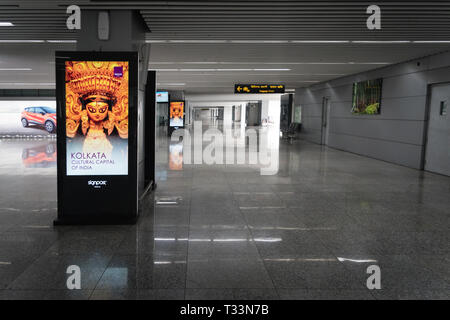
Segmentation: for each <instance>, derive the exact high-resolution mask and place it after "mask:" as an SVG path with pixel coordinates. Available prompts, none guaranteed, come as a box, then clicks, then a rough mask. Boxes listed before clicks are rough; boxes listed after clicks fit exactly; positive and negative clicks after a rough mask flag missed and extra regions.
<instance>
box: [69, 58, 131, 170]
mask: <svg viewBox="0 0 450 320" xmlns="http://www.w3.org/2000/svg"><path fill="white" fill-rule="evenodd" d="M128 71H129V65H128V61H66V62H65V92H66V99H65V104H66V105H65V108H66V119H65V121H66V123H65V126H66V145H67V148H66V169H67V175H68V176H89V175H97V176H98V175H127V174H128V98H129V96H128V95H129V93H128V80H129V75H128Z"/></svg>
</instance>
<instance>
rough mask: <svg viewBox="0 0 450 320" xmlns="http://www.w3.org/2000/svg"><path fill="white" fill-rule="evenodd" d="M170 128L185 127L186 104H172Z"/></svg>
mask: <svg viewBox="0 0 450 320" xmlns="http://www.w3.org/2000/svg"><path fill="white" fill-rule="evenodd" d="M169 117H170V118H169V126H170V127H183V126H184V102H183V101H176V102H175V101H173V102H171V103H170V114H169Z"/></svg>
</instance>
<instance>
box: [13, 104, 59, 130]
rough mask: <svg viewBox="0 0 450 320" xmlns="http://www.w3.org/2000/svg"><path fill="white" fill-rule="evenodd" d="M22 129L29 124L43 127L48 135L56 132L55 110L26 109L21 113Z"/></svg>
mask: <svg viewBox="0 0 450 320" xmlns="http://www.w3.org/2000/svg"><path fill="white" fill-rule="evenodd" d="M20 121H21V122H22V125H23V126H24V127H28V126H29V125H31V124H34V125H39V126H43V127H44V128H45V130H47V132H48V133H54V132H55V131H56V110H55V109H53V108H50V107H27V108H25V109H24V110H23V111H22V115H21V120H20Z"/></svg>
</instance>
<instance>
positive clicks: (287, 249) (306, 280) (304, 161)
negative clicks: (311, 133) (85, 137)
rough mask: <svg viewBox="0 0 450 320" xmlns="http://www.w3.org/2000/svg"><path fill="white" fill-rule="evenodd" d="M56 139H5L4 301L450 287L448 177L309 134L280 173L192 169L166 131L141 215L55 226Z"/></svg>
mask: <svg viewBox="0 0 450 320" xmlns="http://www.w3.org/2000/svg"><path fill="white" fill-rule="evenodd" d="M53 146H54V140H48V139H44V140H16V139H10V140H0V150H1V156H0V299H421V298H424V299H448V298H450V241H449V240H450V239H449V238H450V233H449V227H450V223H449V216H450V210H449V209H450V197H449V192H450V178H449V177H444V176H440V175H436V174H431V173H427V172H422V171H417V170H413V169H409V168H405V167H401V166H397V165H393V164H389V163H386V162H382V161H378V160H374V159H369V158H365V157H361V156H358V155H355V154H351V153H346V152H342V151H338V150H334V149H331V148H326V147H321V146H319V145H315V144H311V143H308V142H305V141H301V140H298V141H295V142H294V143H292V144H288V143H284V142H282V143H281V144H280V149H279V171H278V174H277V175H273V176H261V175H260V172H259V169H258V167H257V166H250V165H214V166H208V165H184V166H183V168H182V169H181V168H180V166H179V162H178V160H179V158H177V157H178V156H179V154H177V152H178V151H176V148H175V151H174V149H172V151H173V152H174V154H172V156H169V153H168V150H169V143H168V142H167V141H164V140H163V141H158V145H157V147H158V161H157V162H158V164H157V175H158V188H157V190H156V192H155V194H154V195H152V196H151V197H149V199H147V200H146V202H145V205H144V208H143V210H142V213H141V217H140V219H139V222H138V224H137V225H134V226H84V227H74V226H70V227H68V226H64V227H53V225H52V222H53V219H54V218H55V216H56V167H55V163H54V155H52V152H54V148H53ZM42 152H44V153H46V157H43V156H42V155H41V156H40V157H39V156H37V155H36V154H38V155H39V154H40V153H42ZM42 159H46V160H42ZM52 159H53V160H52ZM179 169H181V170H179ZM124 192H126V190H124ZM80 201H83V199H80ZM86 205H88V204H86ZM73 264H75V265H78V266H80V268H81V284H82V289H81V290H67V289H66V279H67V274H66V268H67V266H69V265H73ZM374 264H375V265H378V266H380V268H381V286H382V288H381V289H380V290H368V289H367V288H366V279H367V277H368V276H369V275H368V274H367V273H366V269H367V267H368V266H369V265H374Z"/></svg>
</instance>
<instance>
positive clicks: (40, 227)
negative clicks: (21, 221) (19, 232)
mask: <svg viewBox="0 0 450 320" xmlns="http://www.w3.org/2000/svg"><path fill="white" fill-rule="evenodd" d="M23 227H24V228H31V229H49V228H50V226H23Z"/></svg>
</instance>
